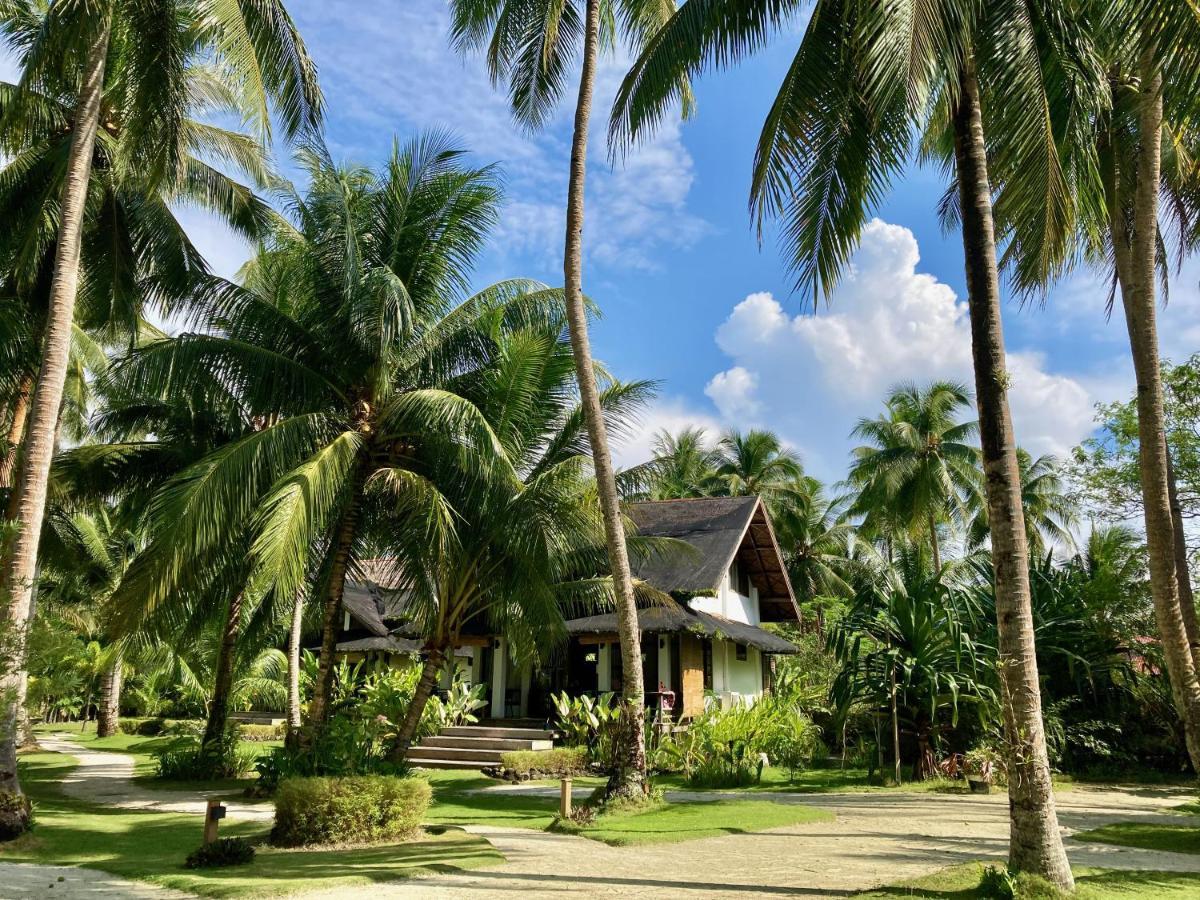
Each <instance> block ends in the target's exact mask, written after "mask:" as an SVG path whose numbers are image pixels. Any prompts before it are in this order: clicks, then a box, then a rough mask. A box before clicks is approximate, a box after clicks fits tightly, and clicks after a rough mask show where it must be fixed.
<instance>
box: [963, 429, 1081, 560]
mask: <svg viewBox="0 0 1200 900" xmlns="http://www.w3.org/2000/svg"><path fill="white" fill-rule="evenodd" d="M1017 467H1018V468H1019V469H1020V471H1021V506H1022V507H1023V508H1024V510H1025V540H1026V542H1027V543H1028V544H1029V555H1030V556H1031V557H1032V558H1034V559H1039V558H1041V557H1044V556H1045V555H1046V552H1047V549H1048V547H1047V542H1053V543H1056V544H1061V545H1062V546H1063V547H1064V548H1066V549H1067V550H1071V549H1073V548H1074V546H1075V538H1074V537H1073V536H1072V534H1071V528H1072V527H1073V526H1074V525H1075V524H1076V521H1077V517H1076V514H1075V508H1076V504H1075V501H1074V498H1073V497H1072V496H1071V495H1070V494H1068V493H1067V490H1068V488H1067V484H1066V480H1065V478H1064V476H1063V472H1062V466H1061V464H1060V463H1059V461H1058V460H1057V459H1055V458H1054V457H1053V456H1051V455H1049V454H1043V455H1042V456H1039V457H1038V458H1037V459H1034V458H1033V457H1032V456H1031V455H1030V454H1029V452H1028V451H1026V450H1022V449H1021V448H1019V447H1018V448H1017ZM971 512H972V514H973V515H972V518H971V522H970V524H969V525H968V527H967V547H968V548H971V549H974V548H978V547H982V546H983V545H984V543H986V541H987V538H988V531H989V528H988V517H987V515H988V513H987V506H986V505H984V504H983V503H981V502H978V498H976V499H974V500H973V502H972V503H971Z"/></svg>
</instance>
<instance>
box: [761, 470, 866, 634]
mask: <svg viewBox="0 0 1200 900" xmlns="http://www.w3.org/2000/svg"><path fill="white" fill-rule="evenodd" d="M848 516H849V512H848V510H847V504H846V502H845V500H844V499H843V498H841V497H827V496H826V495H825V490H824V488H823V487H822V485H821V483H820V482H819V481H817V480H816V479H815V478H812V477H808V476H806V477H804V478H801V479H800V480H799V481H797V482H795V483H794V484H793V485H792V486H791V488H790V489H789V490H788V493H787V495H786V498H785V499H784V500H783V501H782V502H780V503H778V504H776V506H775V509H774V511H773V514H772V521H773V523H774V525H775V534H776V537H777V538H778V539H779V547H780V549H781V550H782V551H783V556H784V559H785V560H786V561H787V567H788V575H789V577H790V578H791V581H792V587H793V589H794V590H795V592H796V600H797V601H798V602H799V603H800V608H801V610H802V611H804V612H813V613H814V614H815V616H816V627H817V631H818V632H820V633H823V632H824V629H825V621H824V606H825V605H826V604H827V603H828V602H829V601H830V600H833V599H839V598H840V599H849V598H850V597H851V596H853V594H854V587H853V581H852V576H853V574H854V573H855V572H856V571H857V570H858V568H859V564H858V563H857V562H856V560H855V559H854V558H853V556H852V552H853V551H852V547H853V545H854V538H855V529H854V526H853V525H852V524H851V523H850V522H849V521H848Z"/></svg>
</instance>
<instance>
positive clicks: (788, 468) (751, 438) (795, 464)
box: [716, 428, 804, 505]
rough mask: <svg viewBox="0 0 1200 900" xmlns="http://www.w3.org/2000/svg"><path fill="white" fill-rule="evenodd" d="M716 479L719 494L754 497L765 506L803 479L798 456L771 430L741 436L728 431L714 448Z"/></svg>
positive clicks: (758, 430)
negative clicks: (719, 482)
mask: <svg viewBox="0 0 1200 900" xmlns="http://www.w3.org/2000/svg"><path fill="white" fill-rule="evenodd" d="M716 465H717V477H718V479H720V481H721V482H723V490H722V491H721V493H724V494H728V495H729V496H731V497H741V496H745V495H748V494H757V495H758V496H760V497H762V498H763V500H765V501H766V502H767V503H768V504H772V505H773V504H774V502H775V500H776V499H777V498H778V497H779V496H781V495H782V494H783V493H785V492H786V491H787V490H788V488H789V487H790V486H791V485H792V484H793V483H794V482H796V481H798V480H799V479H801V478H803V477H804V469H803V467H802V466H801V465H800V457H799V456H797V455H796V453H795V451H793V450H790V449H788V448H787V447H785V446H784V445H783V441H781V440H780V439H779V435H777V434H775V433H774V432H772V431H763V430H760V429H753V428H752V429H751V430H749V431H747V432H745V433H744V434H743V433H742V432H740V431H738V430H737V429H735V428H731V429H730V430H729V431H727V432H725V434H723V435H721V440H720V441H718V443H717V447H716Z"/></svg>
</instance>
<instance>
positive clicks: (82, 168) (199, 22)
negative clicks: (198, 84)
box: [0, 0, 321, 791]
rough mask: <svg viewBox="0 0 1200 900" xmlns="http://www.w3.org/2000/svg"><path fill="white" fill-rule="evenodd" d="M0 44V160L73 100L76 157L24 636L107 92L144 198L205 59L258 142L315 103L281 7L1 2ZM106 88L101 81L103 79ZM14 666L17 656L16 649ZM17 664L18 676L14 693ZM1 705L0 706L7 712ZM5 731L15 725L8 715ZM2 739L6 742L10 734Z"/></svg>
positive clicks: (272, 0) (20, 548)
mask: <svg viewBox="0 0 1200 900" xmlns="http://www.w3.org/2000/svg"><path fill="white" fill-rule="evenodd" d="M0 31H2V32H3V34H4V37H5V40H6V42H7V43H8V44H9V46H10V47H13V48H14V49H16V51H17V53H18V56H19V59H20V63H21V68H22V77H21V84H20V86H19V89H18V91H17V92H16V96H15V97H14V98H13V103H12V104H11V106H10V107H9V108H8V109H7V110H5V116H4V121H3V123H0V130H2V131H3V141H4V144H5V149H6V150H8V151H9V152H19V150H20V149H21V148H22V147H23V146H24V145H25V144H26V143H28V137H29V135H31V134H35V133H36V132H37V131H38V129H39V128H40V127H41V125H42V122H41V121H40V119H39V115H38V113H39V110H40V109H41V98H43V97H46V96H60V95H64V94H69V95H73V96H74V97H75V98H76V99H75V101H74V102H73V103H72V104H71V108H72V110H73V115H72V117H71V120H72V129H71V138H70V144H69V148H68V152H67V156H66V160H65V162H64V164H63V166H64V169H63V170H64V173H65V177H64V179H63V190H62V195H61V201H60V202H59V203H58V204H57V209H58V212H59V230H58V234H57V240H56V242H55V260H54V268H53V275H52V278H51V283H50V288H49V305H48V314H47V319H46V327H45V331H44V335H43V344H42V346H43V352H42V355H41V366H40V369H39V373H38V377H37V380H36V382H35V387H34V390H33V396H34V398H35V399H34V402H33V404H32V408H31V410H30V413H29V424H28V427H27V428H26V436H25V446H24V451H23V454H22V457H21V474H20V477H19V479H18V482H17V484H18V495H19V499H18V507H17V511H18V516H17V518H18V521H19V527H18V530H17V534H16V537H15V540H14V542H13V546H12V550H11V554H12V556H11V567H9V568H8V570H7V571H6V572H5V573H4V585H5V594H6V595H7V596H6V600H7V603H8V616H7V618H8V620H9V621H10V622H11V623H13V627H14V629H15V630H16V632H17V635H18V643H19V639H20V636H21V635H23V634H24V631H25V628H26V625H27V622H28V618H29V610H30V602H31V592H32V588H33V582H34V571H35V567H36V564H37V555H38V541H39V538H40V535H41V530H42V527H41V526H42V519H43V516H44V512H45V502H46V492H47V483H48V478H49V471H50V464H51V459H52V457H53V454H54V448H55V438H56V433H57V426H58V412H59V406H60V403H61V400H62V393H63V384H64V382H65V380H66V376H67V369H68V360H69V352H70V342H71V331H72V328H73V325H74V310H75V302H76V295H77V293H78V288H79V282H80V257H81V250H82V244H83V235H84V229H85V220H86V217H87V197H88V193H89V185H90V180H91V171H92V165H93V158H94V155H95V154H94V151H95V146H96V143H97V136H98V133H99V132H100V131H101V126H102V125H103V126H104V130H107V127H108V124H109V123H108V122H107V121H102V110H103V105H104V104H103V101H104V88H105V85H106V83H110V84H113V85H118V86H119V94H120V96H119V98H118V99H116V101H115V102H114V104H113V106H114V107H115V108H119V109H121V110H122V111H123V113H124V114H123V115H122V117H121V121H122V122H124V123H125V125H124V130H123V132H122V134H121V137H120V140H119V147H118V149H117V151H116V154H115V156H116V158H117V159H118V160H119V166H118V168H119V169H120V170H121V171H122V172H124V173H137V177H138V179H139V181H140V182H141V186H142V187H143V189H145V190H147V191H148V192H149V191H153V190H155V189H156V188H157V186H158V185H159V184H164V183H178V182H179V181H180V180H181V179H184V178H185V177H186V167H185V166H183V165H181V161H182V159H183V157H184V153H183V150H184V148H185V147H186V146H187V144H188V138H189V133H188V130H187V128H186V127H185V125H184V123H185V121H186V110H187V107H188V104H189V102H190V100H191V98H192V94H191V90H190V88H191V85H190V83H189V80H188V78H187V76H186V72H187V60H188V59H189V58H191V57H195V56H208V57H210V58H212V59H214V60H215V61H216V65H217V66H218V67H219V69H220V71H221V72H222V74H223V76H224V77H225V78H227V79H228V80H229V82H231V83H232V84H234V85H236V90H237V92H238V94H239V98H240V102H239V106H240V107H241V109H242V110H243V111H244V114H245V116H246V117H247V118H248V119H249V120H250V121H252V122H254V123H255V124H256V125H257V126H258V127H259V130H260V133H261V134H262V135H263V136H264V137H265V136H267V135H268V134H269V131H270V118H271V111H272V109H273V110H274V112H275V114H276V116H277V118H278V119H279V120H280V121H281V122H282V123H283V125H284V127H285V130H286V132H287V134H288V135H289V136H291V135H296V134H299V133H300V132H301V131H303V130H306V129H312V128H315V126H316V125H317V124H318V123H319V120H320V110H321V98H320V93H319V90H318V88H317V85H316V77H315V70H314V68H313V66H312V64H311V62H310V61H309V60H308V57H307V54H306V51H305V49H304V45H303V42H302V41H301V40H300V37H299V35H298V33H297V32H296V29H295V26H294V25H293V23H292V21H291V18H290V17H289V16H288V14H287V12H286V10H285V9H284V8H283V6H282V4H281V3H280V2H278V0H266V2H258V3H255V4H253V5H249V4H242V3H237V4H231V3H222V2H218V0H194V2H191V3H188V4H186V5H181V4H177V3H170V2H150V3H144V2H135V0H106V2H102V3H93V2H84V0H66V2H58V3H52V4H48V5H46V4H42V3H41V2H38V0H7V2H5V3H4V4H3V6H0ZM106 76H107V78H106ZM18 653H20V651H19V650H18ZM21 671H22V667H21V665H20V661H19V659H18V663H17V665H16V666H15V667H14V672H13V673H12V674H10V675H9V676H6V679H5V682H6V683H5V687H6V688H7V687H8V686H9V685H8V682H9V681H11V680H12V679H13V678H14V677H15V678H16V679H17V680H21ZM6 702H7V701H6ZM5 718H6V719H7V721H8V722H13V721H15V719H16V717H15V716H6V717H5ZM6 730H8V729H6ZM14 737H15V735H11V734H6V735H4V736H2V739H0V789H5V790H13V791H17V790H19V783H18V782H17V778H16V772H15V765H11V763H12V762H13V761H14V760H13V754H14V752H15V751H14V749H13V738H14Z"/></svg>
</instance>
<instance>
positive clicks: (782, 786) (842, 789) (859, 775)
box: [654, 767, 1073, 794]
mask: <svg viewBox="0 0 1200 900" xmlns="http://www.w3.org/2000/svg"><path fill="white" fill-rule="evenodd" d="M654 786H655V787H659V788H662V789H664V790H668V791H701V790H738V791H784V792H788V793H794V794H827V793H834V794H836V793H876V792H879V793H898V792H903V793H915V794H927V793H937V794H967V793H970V788H969V787H967V783H966V782H965V781H954V780H951V779H948V778H931V779H928V780H927V781H903V782H902V783H901V784H900V785H899V786H896V785H892V784H886V785H884V784H878V783H872V782H871V781H869V780H868V778H867V770H866V769H860V768H854V767H847V768H845V769H841V768H815V769H806V770H805V771H803V772H797V773H796V776H795V778H793V777H791V775H790V774H789V772H788V771H787V769H777V768H771V767H768V768H766V769H764V770H763V774H762V780H761V781H759V782H758V784H751V785H747V786H746V787H739V788H732V789H730V788H702V787H694V786H692V785H690V784H688V782H687V780H686V779H685V778H684V777H683V776H682V775H659V776H656V777H655V779H654ZM1054 786H1055V788H1056V789H1057V790H1060V791H1061V790H1070V789H1071V788H1072V786H1073V782H1071V781H1070V780H1069V779H1059V778H1055V780H1054ZM993 790H997V791H1002V790H1003V788H1000V787H996V788H993Z"/></svg>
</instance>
